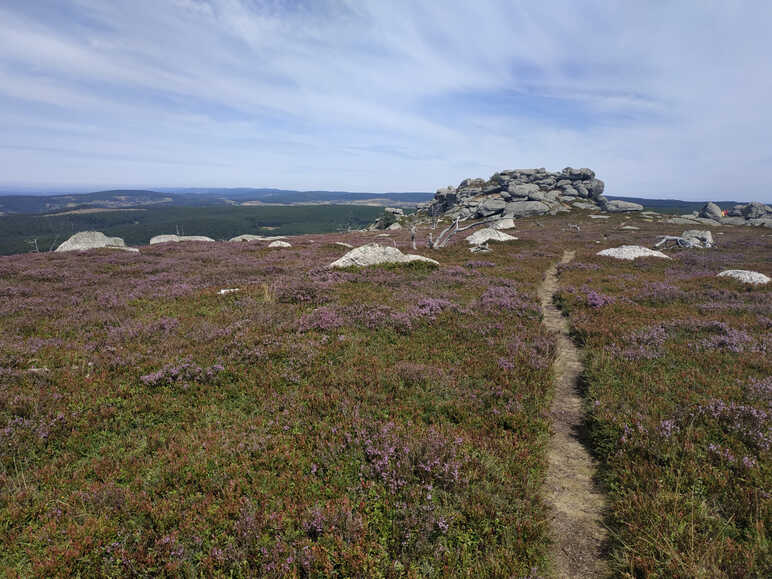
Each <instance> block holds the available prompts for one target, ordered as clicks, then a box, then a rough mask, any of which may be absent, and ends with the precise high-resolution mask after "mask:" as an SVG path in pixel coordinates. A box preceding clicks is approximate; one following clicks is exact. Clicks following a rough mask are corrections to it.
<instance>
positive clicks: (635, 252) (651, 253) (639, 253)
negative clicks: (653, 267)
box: [597, 245, 670, 261]
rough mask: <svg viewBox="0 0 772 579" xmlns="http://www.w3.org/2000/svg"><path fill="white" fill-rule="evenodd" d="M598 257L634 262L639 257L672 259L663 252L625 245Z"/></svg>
mask: <svg viewBox="0 0 772 579" xmlns="http://www.w3.org/2000/svg"><path fill="white" fill-rule="evenodd" d="M597 255H603V256H606V257H613V258H614V259H627V260H630V261H632V260H634V259H637V258H639V257H659V258H664V259H670V258H669V257H668V256H667V255H665V254H664V253H662V252H661V251H655V250H652V249H649V248H648V247H642V246H640V245H623V246H621V247H612V248H610V249H604V250H602V251H599V252H598V253H597Z"/></svg>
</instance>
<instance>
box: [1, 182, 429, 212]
mask: <svg viewBox="0 0 772 579" xmlns="http://www.w3.org/2000/svg"><path fill="white" fill-rule="evenodd" d="M431 198H432V194H431V193H420V192H413V193H348V192H345V191H291V190H284V189H252V188H241V189H161V190H158V191H147V190H142V189H114V190H110V191H98V192H95V193H77V194H71V195H0V213H6V214H11V213H24V214H33V213H53V212H60V211H73V210H79V209H87V208H102V209H106V208H111V209H115V208H128V207H144V206H149V205H153V206H158V205H160V206H168V207H202V206H218V205H241V204H243V203H246V204H249V203H250V202H253V203H256V204H262V203H265V204H277V205H292V204H304V203H305V204H307V203H325V204H326V203H330V204H331V203H335V204H339V205H340V204H351V203H354V204H369V205H383V206H387V205H403V206H407V205H415V204H417V203H421V202H423V201H428V200H430V199H431Z"/></svg>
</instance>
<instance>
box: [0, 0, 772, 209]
mask: <svg viewBox="0 0 772 579" xmlns="http://www.w3.org/2000/svg"><path fill="white" fill-rule="evenodd" d="M769 22H772V2H767V1H755V2H751V1H748V2H741V1H731V0H724V1H712V0H700V1H696V0H693V1H691V2H676V1H673V2H667V1H664V0H651V1H647V2H613V1H610V0H609V1H606V2H591V1H587V2H584V1H578V0H573V1H564V2H558V1H555V2H553V1H550V0H543V1H540V2H533V1H529V2H518V1H516V0H510V1H506V2H505V1H497V0H476V1H475V2H468V1H466V0H463V1H456V0H443V1H442V2H436V1H431V2H416V1H405V2H402V1H399V0H389V1H388V2H386V1H383V0H374V1H370V0H342V1H325V0H314V1H310V2H303V1H299V0H295V1H279V0H274V1H258V0H132V1H131V2H114V1H111V0H99V1H98V0H51V1H48V0H35V1H34V2H29V1H28V0H4V1H3V2H2V3H0V127H2V131H0V167H2V170H0V187H2V188H3V189H10V188H17V189H19V190H21V189H28V188H34V187H37V188H40V189H46V190H56V189H62V190H66V189H69V190H93V189H98V188H104V187H154V186H155V187H174V186H181V187H197V186H212V187H230V186H233V187H243V186H254V187H263V186H265V187H282V188H293V189H343V190H351V191H433V190H435V189H437V188H438V187H442V186H445V185H448V184H456V183H458V182H459V181H460V180H461V179H463V178H465V177H474V176H480V177H488V176H490V175H491V174H492V173H493V172H495V171H497V170H500V169H507V168H526V167H546V168H548V169H550V170H559V169H562V168H563V167H565V166H567V165H571V166H575V167H590V168H592V169H594V170H595V171H596V172H597V174H598V176H599V177H600V178H602V179H604V180H605V181H606V183H607V192H608V193H609V194H612V195H629V196H648V197H679V198H682V199H708V198H713V199H736V200H752V199H757V200H763V201H772V187H770V185H769V183H770V181H769V178H768V174H769V167H770V162H771V161H772V136H771V135H772V105H771V104H770V103H772V50H770V49H769V32H768V30H767V28H768V25H769Z"/></svg>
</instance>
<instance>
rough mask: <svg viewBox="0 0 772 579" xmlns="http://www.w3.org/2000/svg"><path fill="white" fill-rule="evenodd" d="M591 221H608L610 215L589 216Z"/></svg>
mask: <svg viewBox="0 0 772 579" xmlns="http://www.w3.org/2000/svg"><path fill="white" fill-rule="evenodd" d="M589 218H590V219H608V218H609V215H589Z"/></svg>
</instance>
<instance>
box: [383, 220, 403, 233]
mask: <svg viewBox="0 0 772 579" xmlns="http://www.w3.org/2000/svg"><path fill="white" fill-rule="evenodd" d="M386 229H388V230H389V231H396V230H398V229H402V224H400V223H396V222H395V223H392V224H391V225H389V226H388V227H387V228H386Z"/></svg>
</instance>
